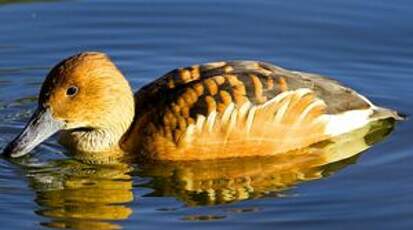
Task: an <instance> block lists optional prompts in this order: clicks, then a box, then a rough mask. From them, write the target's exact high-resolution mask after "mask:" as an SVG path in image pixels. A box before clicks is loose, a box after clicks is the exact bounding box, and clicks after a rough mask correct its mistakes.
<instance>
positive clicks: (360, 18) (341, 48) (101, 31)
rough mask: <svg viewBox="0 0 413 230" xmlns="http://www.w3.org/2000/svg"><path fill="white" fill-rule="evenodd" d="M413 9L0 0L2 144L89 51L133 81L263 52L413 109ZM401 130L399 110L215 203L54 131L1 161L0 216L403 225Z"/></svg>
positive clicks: (410, 148)
mask: <svg viewBox="0 0 413 230" xmlns="http://www.w3.org/2000/svg"><path fill="white" fill-rule="evenodd" d="M412 21H413V3H412V2H411V1H408V0H396V1H388V0H375V1H358V0H346V1H340V0H307V1H298V0H292V1H280V0H257V1H248V0H223V1H222V0H210V1H196V0H195V1H191V0H153V1H144V0H136V1H132V0H121V1H114V0H101V1H94V0H90V1H0V146H1V147H3V146H4V145H5V144H6V143H7V141H9V140H10V139H12V138H13V137H14V136H15V135H16V134H17V133H18V132H19V130H20V129H21V128H22V127H23V126H24V124H25V121H26V120H27V119H28V118H29V116H30V113H31V112H32V111H33V110H34V108H35V107H36V97H37V94H38V90H39V87H40V85H41V83H42V81H43V79H44V76H45V75H46V74H47V72H48V70H49V69H50V68H51V67H52V66H53V65H54V64H56V63H57V62H58V61H59V60H61V59H63V58H65V57H67V56H70V55H73V54H75V53H78V52H82V51H88V50H92V51H102V52H106V53H108V54H109V55H110V56H111V57H112V59H113V60H114V62H115V63H116V64H117V65H118V66H119V68H120V69H121V70H122V72H123V73H124V74H125V76H126V78H127V79H128V80H129V81H130V82H131V84H132V86H133V88H134V89H136V90H137V89H138V88H140V87H141V86H143V85H144V84H146V83H148V82H150V81H152V80H154V79H156V78H157V77H159V76H161V75H162V74H164V73H166V72H168V71H169V70H171V69H174V68H177V67H180V66H188V65H192V64H197V63H204V62H210V61H218V60H234V59H248V60H264V61H267V62H271V63H274V64H277V65H280V66H283V67H285V68H289V69H295V70H302V71H308V72H315V73H319V74H322V75H327V76H330V77H333V78H335V79H337V80H340V81H341V82H343V83H345V84H346V85H349V86H351V87H352V88H354V89H356V90H358V91H359V92H360V93H362V94H364V95H366V96H368V97H369V98H371V99H372V101H374V102H375V103H377V104H380V105H382V106H386V107H391V108H394V109H397V110H399V111H401V112H403V113H406V114H412V113H413V100H412V98H413V81H412V79H413V77H412V75H413V39H412V36H413V26H412ZM412 136H413V123H412V122H411V120H407V121H405V122H402V123H399V124H398V125H397V127H396V129H395V131H394V132H393V133H392V134H391V135H390V137H388V138H386V139H385V140H384V141H382V142H380V143H379V144H377V145H375V146H374V147H373V148H371V149H369V150H368V151H367V152H365V153H364V154H363V155H361V156H360V157H359V158H358V159H356V160H353V161H352V162H351V164H348V165H346V167H345V168H344V169H341V170H334V171H335V173H333V175H330V176H326V177H324V176H321V177H320V178H316V180H311V181H308V182H305V183H298V184H296V183H292V184H291V185H289V186H287V187H288V188H284V187H282V189H279V191H278V192H276V193H274V192H271V191H272V190H273V189H269V190H268V191H267V192H264V193H263V194H260V195H259V196H258V195H257V197H253V195H251V197H250V198H249V197H247V198H246V199H241V196H242V194H244V193H245V191H244V190H245V189H247V190H248V188H245V187H243V188H242V189H244V190H242V189H241V188H240V189H239V191H238V190H237V192H235V193H234V194H235V195H234V194H230V195H228V196H229V197H234V196H238V198H237V199H235V198H234V199H233V201H234V202H232V201H231V202H215V203H214V202H212V203H211V202H210V201H209V198H208V197H211V196H215V195H216V194H215V195H214V192H213V191H212V192H211V191H210V193H208V194H209V195H208V194H207V195H205V194H206V193H205V192H198V193H197V192H196V191H192V192H187V190H186V189H187V188H188V187H190V186H192V185H190V180H186V179H183V180H177V181H178V182H179V183H181V182H182V181H184V182H185V183H184V185H178V184H177V183H178V182H175V181H174V180H173V179H171V178H174V177H171V178H169V177H166V179H162V178H163V177H162V176H160V177H157V176H154V175H157V173H158V172H151V173H152V174H151V173H147V170H144V169H139V167H138V169H136V168H135V169H110V168H109V169H108V168H104V169H101V168H94V167H93V166H85V165H82V166H79V165H78V163H76V162H75V161H71V160H68V158H67V157H66V156H64V155H63V154H62V152H64V151H65V150H64V149H63V148H62V147H60V146H59V145H58V144H57V142H56V140H55V138H52V139H51V140H49V141H47V142H46V143H45V144H43V145H42V146H40V147H39V148H37V149H36V150H35V156H36V157H34V158H27V159H25V160H23V161H26V162H18V163H15V162H14V163H13V162H9V161H7V160H4V159H1V160H0V223H1V227H0V228H5V229H18V228H48V227H54V228H75V229H110V228H126V229H135V228H136V227H140V228H142V229H165V228H168V229H194V228H196V229H276V228H277V229H411V228H412V226H413V219H412V214H413V206H412V205H411V204H412V203H413V195H412V194H413V183H411V180H412V179H411V175H412V174H411V173H412V165H413V154H412V153H413V143H412V141H411V137H412ZM21 165H24V166H21ZM28 165H29V166H28ZM77 168H80V169H79V170H76V169H77ZM165 168H167V166H165ZM185 169H186V168H185V167H182V168H179V169H175V168H173V169H171V174H174V173H176V175H182V174H185V173H186V171H185ZM73 171H76V172H75V173H73ZM160 171H162V169H160ZM159 173H161V172H159ZM180 173H181V174H180ZM174 175H175V174H174ZM185 175H186V174H185ZM188 175H189V174H188ZM191 175H192V174H191ZM300 175H301V174H300ZM304 175H305V176H307V177H308V175H307V174H304ZM159 178H161V179H159ZM220 182H222V181H220ZM227 182H228V181H227ZM182 183H183V182H182ZM205 183H207V182H205ZM217 183H218V182H217ZM193 186H195V185H193ZM201 187H202V186H201ZM183 188H185V189H183ZM249 189H250V190H251V189H252V190H254V189H255V190H254V191H256V190H257V189H256V188H249ZM241 190H242V191H241ZM249 192H250V193H249V194H253V192H251V191H249ZM201 193H202V194H201ZM211 194H212V195H211ZM205 197H207V198H205Z"/></svg>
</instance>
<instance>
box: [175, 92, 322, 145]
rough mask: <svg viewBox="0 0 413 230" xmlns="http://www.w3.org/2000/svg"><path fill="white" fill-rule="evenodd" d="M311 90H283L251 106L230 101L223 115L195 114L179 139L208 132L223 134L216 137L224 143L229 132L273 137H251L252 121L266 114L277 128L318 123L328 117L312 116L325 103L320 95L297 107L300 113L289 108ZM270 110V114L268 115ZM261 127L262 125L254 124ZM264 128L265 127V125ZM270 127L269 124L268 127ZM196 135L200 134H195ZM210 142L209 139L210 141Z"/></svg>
mask: <svg viewBox="0 0 413 230" xmlns="http://www.w3.org/2000/svg"><path fill="white" fill-rule="evenodd" d="M312 95H314V92H313V91H312V90H311V89H308V88H301V89H297V90H291V91H285V92H282V93H280V94H279V95H277V96H276V97H274V98H273V99H271V100H269V101H267V102H265V103H264V104H262V105H253V104H252V103H251V102H249V101H247V102H245V103H244V104H243V105H241V106H239V107H237V106H235V104H234V103H230V104H229V105H228V106H227V107H226V109H225V110H224V111H223V113H222V115H219V114H218V113H217V112H216V111H211V112H210V113H209V115H208V116H207V117H205V116H203V115H200V114H198V115H197V118H196V122H195V124H191V125H189V126H188V128H187V130H186V132H185V135H184V138H183V139H181V141H184V142H185V143H187V144H188V143H191V141H193V140H194V139H197V138H194V135H196V136H198V135H202V134H205V135H210V134H211V133H219V132H221V133H222V134H224V137H225V140H216V142H217V143H218V142H220V143H225V142H226V141H227V140H228V138H230V136H231V134H233V133H234V132H237V133H238V134H239V135H241V136H242V135H244V136H245V140H254V139H255V140H257V139H269V140H270V139H272V137H271V136H267V137H263V136H251V135H250V134H253V133H254V132H253V131H254V130H252V129H253V128H254V122H256V120H260V121H265V119H266V118H265V116H270V118H271V117H272V119H269V121H270V125H271V127H277V125H282V126H284V127H285V126H286V125H288V126H290V127H292V128H293V129H299V128H300V127H299V126H300V125H303V123H304V121H309V123H308V124H305V125H307V126H308V127H309V126H312V125H317V124H318V125H320V124H322V123H324V122H326V121H328V120H326V119H321V118H322V116H324V115H323V114H320V115H318V116H317V117H314V118H311V117H309V116H311V112H314V111H316V110H324V109H325V107H326V104H325V103H324V102H323V101H322V100H321V99H319V98H316V97H313V98H312V99H311V101H310V102H309V103H308V104H307V105H305V107H304V108H300V111H302V112H301V113H300V114H292V113H293V112H295V111H292V109H293V108H294V107H295V106H299V105H298V103H302V99H303V98H304V97H306V96H312ZM267 112H270V113H272V114H267ZM288 117H292V118H293V121H292V124H286V122H288V121H287V120H286V118H288ZM255 128H256V129H257V128H260V129H262V128H263V127H257V126H255ZM264 128H265V127H264ZM267 128H270V127H267ZM198 138H199V136H198ZM209 143H211V142H209ZM211 144H212V143H211Z"/></svg>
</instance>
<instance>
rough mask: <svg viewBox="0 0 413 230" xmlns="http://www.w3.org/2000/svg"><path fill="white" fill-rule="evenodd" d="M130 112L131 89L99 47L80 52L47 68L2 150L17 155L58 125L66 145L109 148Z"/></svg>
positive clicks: (128, 121) (127, 122)
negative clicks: (21, 124) (31, 107)
mask: <svg viewBox="0 0 413 230" xmlns="http://www.w3.org/2000/svg"><path fill="white" fill-rule="evenodd" d="M133 117H134V99H133V94H132V91H131V88H130V86H129V84H128V82H127V81H126V79H125V78H124V77H123V75H122V74H121V72H120V71H119V70H118V69H117V68H116V66H115V65H114V64H113V63H112V61H111V60H110V59H109V58H108V57H107V56H106V55H105V54H103V53H97V52H87V53H81V54H78V55H75V56H72V57H69V58H67V59H65V60H63V61H62V62H60V63H59V64H57V65H56V66H55V67H54V68H53V69H52V70H51V71H50V73H49V74H48V75H47V77H46V80H45V81H44V83H43V85H42V87H41V90H40V95H39V104H38V107H37V109H36V111H35V112H34V114H33V115H32V117H31V118H30V120H29V121H28V123H27V125H26V127H25V128H24V130H23V131H22V132H21V133H20V134H19V135H18V136H17V137H16V138H15V139H14V140H13V141H12V142H11V143H9V144H8V145H7V147H6V148H5V150H4V153H5V154H6V155H8V156H11V157H20V156H23V155H25V154H27V153H29V152H30V151H31V150H32V149H33V148H35V147H36V146H37V145H39V144H40V143H41V142H43V141H44V140H46V139H47V138H49V137H50V136H52V135H53V134H55V133H56V132H58V131H62V132H61V134H62V135H61V142H62V143H63V144H64V145H66V146H68V147H69V148H70V149H72V150H78V151H86V152H99V151H106V150H110V149H111V148H114V147H117V146H118V144H119V141H120V139H121V137H122V135H123V134H124V133H125V132H126V131H127V129H128V128H129V126H130V124H131V122H132V120H133Z"/></svg>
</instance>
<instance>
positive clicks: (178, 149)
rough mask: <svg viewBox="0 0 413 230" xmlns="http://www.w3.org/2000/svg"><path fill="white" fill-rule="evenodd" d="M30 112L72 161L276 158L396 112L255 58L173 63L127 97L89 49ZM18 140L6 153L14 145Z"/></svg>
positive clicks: (54, 76) (58, 72)
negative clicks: (42, 118) (49, 127)
mask: <svg viewBox="0 0 413 230" xmlns="http://www.w3.org/2000/svg"><path fill="white" fill-rule="evenodd" d="M71 87H75V88H76V89H77V90H73V89H69V88H71ZM70 90H71V91H73V92H75V93H73V92H71V91H70ZM71 94H74V95H71ZM38 111H40V112H42V111H43V112H42V113H45V114H46V112H49V113H50V114H51V115H50V116H51V118H48V119H49V120H50V119H52V120H53V122H55V123H53V124H54V125H57V124H58V125H57V126H59V127H60V129H62V135H61V143H62V144H64V145H65V146H67V147H69V148H70V149H71V150H73V152H74V153H75V156H76V157H78V158H98V157H102V156H105V157H106V156H107V157H112V158H118V157H124V156H128V157H130V156H140V157H147V158H152V159H161V160H204V159H217V158H232V157H245V156H255V155H260V156H263V155H274V154H277V153H281V152H286V151H290V150H293V149H298V148H302V147H306V146H308V145H311V144H314V143H317V142H319V141H322V140H325V139H327V138H329V137H331V136H334V135H338V134H340V133H343V132H345V131H347V129H348V131H350V130H351V129H354V128H358V127H361V126H363V125H365V124H367V123H368V122H369V121H370V120H374V119H376V118H375V114H376V112H377V111H380V119H381V118H386V117H394V118H398V116H397V114H396V113H395V112H393V111H390V110H387V109H383V108H379V107H376V106H374V105H373V104H371V102H370V101H368V100H367V99H365V98H364V97H362V96H360V95H359V94H357V93H356V92H355V91H353V90H351V89H349V88H346V87H344V86H341V85H340V84H339V83H337V82H335V81H333V80H330V79H327V78H323V77H320V76H318V75H313V74H307V73H302V72H292V71H288V70H285V69H282V68H279V67H276V66H273V65H270V64H267V63H263V62H255V61H232V62H215V63H208V64H203V65H194V66H191V67H187V68H180V69H176V70H173V71H171V72H169V73H167V74H166V75H165V76H163V77H161V78H159V79H158V80H156V81H154V82H152V83H150V84H148V85H146V86H144V87H143V88H142V89H140V90H139V91H138V92H137V93H136V94H135V95H134V97H133V94H132V91H131V89H130V86H129V84H128V83H127V81H126V79H125V78H124V77H123V75H122V74H121V72H120V71H119V70H118V69H117V68H116V66H115V65H114V64H113V63H112V61H111V60H110V59H109V58H108V57H107V56H106V55H105V54H102V53H95V52H89V53H82V54H79V55H76V56H73V57H70V58H68V59H66V60H64V61H62V62H61V63H59V64H58V65H57V66H55V67H54V68H53V69H52V70H51V72H50V73H49V75H48V76H47V78H46V80H45V83H44V84H43V86H42V90H41V92H40V98H39V108H38ZM45 111H46V112H45ZM383 111H384V112H383ZM40 112H38V113H40ZM353 113H354V114H356V115H353ZM357 117H362V118H357ZM352 119H353V120H354V123H355V124H356V125H354V127H353V126H352V125H350V126H351V127H349V128H347V127H346V125H345V123H346V122H349V123H350V122H353V120H352ZM31 122H32V123H33V121H31ZM35 122H36V121H34V123H33V124H36V123H35ZM56 122H57V123H56ZM32 123H30V124H32ZM341 123H343V124H341ZM29 126H30V125H29ZM53 127H54V126H53ZM22 135H23V134H22ZM24 135H26V134H24ZM24 135H23V136H24ZM24 138H26V137H24ZM42 138H43V137H42ZM38 139H39V138H38ZM18 140H19V138H17V139H16V140H15V141H14V142H13V143H12V144H11V145H9V147H8V148H7V149H6V150H7V151H10V152H13V151H14V152H18V151H20V150H19V148H18V147H16V146H18V143H17V142H18ZM26 149H28V148H26Z"/></svg>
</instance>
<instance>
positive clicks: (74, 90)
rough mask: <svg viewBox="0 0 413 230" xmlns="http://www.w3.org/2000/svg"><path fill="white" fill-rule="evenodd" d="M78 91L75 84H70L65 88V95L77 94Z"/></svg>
mask: <svg viewBox="0 0 413 230" xmlns="http://www.w3.org/2000/svg"><path fill="white" fill-rule="evenodd" d="M78 91H79V89H78V88H77V87H76V86H70V87H69V88H67V90H66V95H67V96H74V95H76V94H77V92H78Z"/></svg>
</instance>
